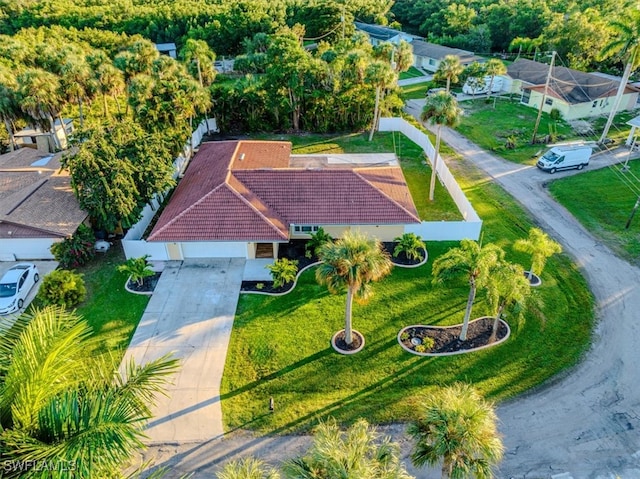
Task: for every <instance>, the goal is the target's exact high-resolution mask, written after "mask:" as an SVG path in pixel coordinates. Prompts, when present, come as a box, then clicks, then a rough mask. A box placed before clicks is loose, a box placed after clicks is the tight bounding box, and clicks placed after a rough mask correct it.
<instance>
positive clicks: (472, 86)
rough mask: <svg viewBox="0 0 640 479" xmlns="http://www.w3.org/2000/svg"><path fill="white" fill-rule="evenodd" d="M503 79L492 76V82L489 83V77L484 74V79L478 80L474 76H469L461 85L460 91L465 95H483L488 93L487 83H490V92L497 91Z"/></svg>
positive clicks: (500, 88)
mask: <svg viewBox="0 0 640 479" xmlns="http://www.w3.org/2000/svg"><path fill="white" fill-rule="evenodd" d="M503 82H504V79H503V78H502V77H500V76H496V77H494V78H493V84H492V83H491V77H490V76H486V77H484V79H482V80H479V79H476V78H469V79H468V80H467V81H466V82H465V84H464V85H462V93H466V94H467V95H484V94H486V93H489V85H491V93H497V92H499V91H501V90H502V86H503Z"/></svg>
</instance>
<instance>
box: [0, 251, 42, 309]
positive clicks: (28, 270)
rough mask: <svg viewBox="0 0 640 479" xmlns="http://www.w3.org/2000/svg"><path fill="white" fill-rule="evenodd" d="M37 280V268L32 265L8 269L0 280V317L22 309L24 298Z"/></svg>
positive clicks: (25, 264) (21, 264)
mask: <svg viewBox="0 0 640 479" xmlns="http://www.w3.org/2000/svg"><path fill="white" fill-rule="evenodd" d="M39 279H40V275H39V274H38V268H37V267H36V265H35V264H33V263H20V264H17V265H15V266H13V267H12V268H11V269H9V271H7V272H6V273H5V274H4V276H3V277H2V279H0V315H4V314H9V313H13V312H15V311H19V310H20V309H22V306H24V300H25V298H26V297H27V295H28V294H29V291H31V288H33V286H34V285H35V284H36V283H37V282H38V280H39Z"/></svg>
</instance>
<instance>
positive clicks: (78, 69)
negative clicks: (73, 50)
mask: <svg viewBox="0 0 640 479" xmlns="http://www.w3.org/2000/svg"><path fill="white" fill-rule="evenodd" d="M59 70H60V73H59V75H60V83H61V89H62V91H63V92H64V93H65V95H66V96H67V99H68V100H70V101H76V102H77V103H78V113H79V117H80V127H81V128H82V127H84V115H83V111H82V106H83V101H89V100H91V99H92V98H94V96H95V89H96V84H95V80H94V79H93V78H92V71H91V68H90V66H89V64H88V63H87V60H86V59H85V58H84V57H82V56H79V55H73V54H68V55H67V56H66V57H65V59H64V62H63V63H62V64H61V65H60V69H59Z"/></svg>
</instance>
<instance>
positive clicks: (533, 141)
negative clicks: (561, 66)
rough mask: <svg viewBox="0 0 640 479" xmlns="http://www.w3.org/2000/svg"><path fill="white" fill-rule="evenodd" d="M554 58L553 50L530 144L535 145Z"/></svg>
mask: <svg viewBox="0 0 640 479" xmlns="http://www.w3.org/2000/svg"><path fill="white" fill-rule="evenodd" d="M555 59H556V52H555V50H554V51H553V52H552V54H551V63H550V64H549V71H548V72H547V81H546V83H545V84H544V93H543V94H542V100H540V109H539V110H538V118H537V119H536V126H535V127H534V128H533V137H532V138H531V144H532V145H535V143H536V135H537V134H538V126H540V118H541V117H542V108H544V102H545V100H546V99H547V91H548V90H549V82H550V81H551V72H552V70H553V62H554V61H555Z"/></svg>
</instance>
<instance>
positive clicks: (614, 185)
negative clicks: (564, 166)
mask: <svg viewBox="0 0 640 479" xmlns="http://www.w3.org/2000/svg"><path fill="white" fill-rule="evenodd" d="M629 166H630V168H631V171H630V172H627V173H623V172H621V171H620V169H621V168H622V165H616V166H611V167H609V168H603V169H601V170H596V171H588V172H585V173H581V174H580V175H576V176H571V177H569V178H563V179H561V180H555V181H553V182H552V183H551V184H550V185H549V192H550V193H551V195H552V196H553V197H554V198H555V199H556V200H557V201H558V202H559V203H561V204H562V205H563V206H564V207H565V208H567V209H568V210H569V211H570V212H571V214H572V215H573V216H575V217H576V218H577V219H578V220H579V221H580V222H581V223H582V224H583V225H584V227H585V228H586V229H588V230H589V231H590V232H591V233H593V234H594V235H595V236H596V237H598V238H599V239H600V240H602V242H604V243H605V244H606V245H607V246H609V247H610V248H611V249H612V250H614V251H615V252H616V253H617V254H618V255H620V256H622V257H623V258H625V259H626V260H627V261H629V262H631V263H633V264H637V265H639V264H640V260H639V258H640V213H638V216H635V217H634V219H633V220H632V222H631V225H630V227H629V229H625V225H626V223H627V220H628V219H629V216H630V214H631V211H632V209H633V206H634V204H635V202H636V199H637V198H638V191H640V180H639V179H638V178H640V162H639V161H637V160H636V161H631V162H630V163H629ZM625 180H626V181H628V182H631V183H632V186H628V185H627V183H626V182H625Z"/></svg>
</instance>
